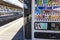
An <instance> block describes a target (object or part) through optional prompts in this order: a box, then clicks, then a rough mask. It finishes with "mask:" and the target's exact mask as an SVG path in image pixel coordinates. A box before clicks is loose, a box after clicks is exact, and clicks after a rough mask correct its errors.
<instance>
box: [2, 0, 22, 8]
mask: <svg viewBox="0 0 60 40" xmlns="http://www.w3.org/2000/svg"><path fill="white" fill-rule="evenodd" d="M3 1H5V2H8V3H10V4H13V5H16V6H18V7H21V8H23V3H21V2H20V1H18V0H3Z"/></svg>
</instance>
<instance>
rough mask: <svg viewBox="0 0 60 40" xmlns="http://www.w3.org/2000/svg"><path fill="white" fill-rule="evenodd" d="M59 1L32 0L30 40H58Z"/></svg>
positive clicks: (59, 32)
mask: <svg viewBox="0 0 60 40" xmlns="http://www.w3.org/2000/svg"><path fill="white" fill-rule="evenodd" d="M59 35H60V0H32V40H59V39H60V36H59Z"/></svg>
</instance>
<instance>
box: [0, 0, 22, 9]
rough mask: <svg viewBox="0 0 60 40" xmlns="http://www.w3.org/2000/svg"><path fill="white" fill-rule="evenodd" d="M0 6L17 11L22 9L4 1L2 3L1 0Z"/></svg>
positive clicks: (0, 0)
mask: <svg viewBox="0 0 60 40" xmlns="http://www.w3.org/2000/svg"><path fill="white" fill-rule="evenodd" d="M0 5H4V6H8V7H12V8H17V9H22V7H19V6H16V5H13V4H10V3H8V2H5V1H3V0H0Z"/></svg>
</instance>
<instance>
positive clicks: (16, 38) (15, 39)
mask: <svg viewBox="0 0 60 40" xmlns="http://www.w3.org/2000/svg"><path fill="white" fill-rule="evenodd" d="M12 40H23V26H22V28H21V29H20V30H19V31H18V32H17V34H16V35H15V36H14V37H13V39H12Z"/></svg>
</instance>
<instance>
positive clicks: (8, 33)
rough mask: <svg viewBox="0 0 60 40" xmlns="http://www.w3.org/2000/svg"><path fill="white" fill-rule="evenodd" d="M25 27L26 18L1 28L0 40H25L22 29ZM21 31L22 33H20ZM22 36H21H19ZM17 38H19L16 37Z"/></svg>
mask: <svg viewBox="0 0 60 40" xmlns="http://www.w3.org/2000/svg"><path fill="white" fill-rule="evenodd" d="M23 25H24V18H23V17H21V18H19V19H17V20H15V21H12V22H10V23H8V24H6V25H3V26H2V27H0V40H23V38H22V36H23V35H22V34H23V33H22V32H21V31H22V30H21V28H22V27H23ZM19 30H20V33H19ZM17 33H18V34H20V35H17ZM15 36H17V37H15Z"/></svg>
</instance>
